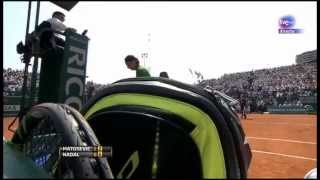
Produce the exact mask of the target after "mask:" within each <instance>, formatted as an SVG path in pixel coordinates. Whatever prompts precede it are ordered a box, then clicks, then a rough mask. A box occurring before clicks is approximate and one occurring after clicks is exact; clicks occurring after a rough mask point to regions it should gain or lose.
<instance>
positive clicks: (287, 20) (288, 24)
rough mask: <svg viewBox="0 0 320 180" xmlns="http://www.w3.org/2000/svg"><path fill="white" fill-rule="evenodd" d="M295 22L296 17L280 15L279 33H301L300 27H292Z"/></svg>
mask: <svg viewBox="0 0 320 180" xmlns="http://www.w3.org/2000/svg"><path fill="white" fill-rule="evenodd" d="M295 24H296V19H295V18H294V17H293V16H291V15H286V16H282V17H281V18H280V19H279V27H280V28H279V30H278V32H279V34H296V33H301V32H302V29H296V28H293V27H294V26H295Z"/></svg>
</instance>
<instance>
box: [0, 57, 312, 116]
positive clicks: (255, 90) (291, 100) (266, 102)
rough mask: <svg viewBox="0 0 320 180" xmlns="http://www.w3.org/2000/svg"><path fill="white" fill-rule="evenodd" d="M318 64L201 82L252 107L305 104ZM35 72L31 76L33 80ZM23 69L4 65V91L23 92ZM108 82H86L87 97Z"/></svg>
mask: <svg viewBox="0 0 320 180" xmlns="http://www.w3.org/2000/svg"><path fill="white" fill-rule="evenodd" d="M316 66H317V64H316V62H310V63H306V64H296V65H290V66H281V67H276V68H270V69H260V70H254V71H248V72H239V73H232V74H225V75H223V76H222V77H220V78H218V79H209V80H203V81H202V82H200V83H199V84H198V86H201V87H206V86H210V87H211V88H213V89H216V90H218V91H221V92H223V93H225V94H227V95H229V96H231V97H233V98H235V99H239V97H240V94H245V95H246V96H247V100H248V103H247V104H248V105H249V107H250V111H254V112H257V111H261V112H263V111H265V110H266V107H267V106H278V107H281V106H292V105H295V106H302V103H301V101H300V97H301V96H316V94H317V67H316ZM30 79H31V73H29V76H28V82H30ZM22 84H23V71H22V70H13V69H11V68H8V69H3V85H4V86H3V95H4V96H19V95H21V90H22ZM105 86H106V85H102V84H98V83H94V82H93V81H87V82H86V88H85V96H86V99H90V98H91V97H93V96H94V95H95V94H96V93H97V92H98V91H100V90H101V89H103V88H104V87H105Z"/></svg>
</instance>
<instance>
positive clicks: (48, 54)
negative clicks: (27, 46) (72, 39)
mask: <svg viewBox="0 0 320 180" xmlns="http://www.w3.org/2000/svg"><path fill="white" fill-rule="evenodd" d="M64 21H65V15H64V14H63V13H62V12H59V11H55V12H54V13H53V14H52V17H51V18H49V19H48V20H46V21H43V22H42V23H41V24H40V25H39V26H38V27H37V28H36V30H35V32H34V33H35V34H36V37H37V40H38V45H39V49H38V50H39V52H38V53H39V56H40V57H41V70H40V82H39V97H38V103H43V102H53V103H57V99H58V98H57V97H58V95H59V93H58V90H57V87H59V82H60V74H61V73H60V71H61V66H62V60H63V52H64V47H65V40H64V39H63V38H64V37H63V35H64V32H66V31H73V32H76V30H75V29H74V28H68V27H67V26H66V25H64V24H63V22H64Z"/></svg>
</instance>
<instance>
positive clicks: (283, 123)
mask: <svg viewBox="0 0 320 180" xmlns="http://www.w3.org/2000/svg"><path fill="white" fill-rule="evenodd" d="M248 124H270V125H273V124H278V125H296V126H316V125H317V124H310V123H286V122H248Z"/></svg>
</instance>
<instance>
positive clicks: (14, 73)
mask: <svg viewBox="0 0 320 180" xmlns="http://www.w3.org/2000/svg"><path fill="white" fill-rule="evenodd" d="M30 79H31V73H29V74H28V82H30ZM22 84H23V70H13V69H11V68H8V69H3V96H19V95H21V92H22ZM28 86H29V84H28Z"/></svg>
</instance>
